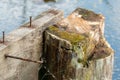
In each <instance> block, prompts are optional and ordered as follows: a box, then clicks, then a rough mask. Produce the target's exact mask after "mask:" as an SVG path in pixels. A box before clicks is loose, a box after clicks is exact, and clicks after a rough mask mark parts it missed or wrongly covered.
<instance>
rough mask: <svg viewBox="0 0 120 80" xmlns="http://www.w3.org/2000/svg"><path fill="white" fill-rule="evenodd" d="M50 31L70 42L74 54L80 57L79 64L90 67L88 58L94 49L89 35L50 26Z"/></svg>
mask: <svg viewBox="0 0 120 80" xmlns="http://www.w3.org/2000/svg"><path fill="white" fill-rule="evenodd" d="M48 31H49V32H50V33H52V34H54V35H56V36H58V37H60V38H62V39H65V40H67V41H69V42H70V43H71V44H72V45H71V46H72V51H73V53H77V56H78V57H79V59H78V62H79V63H82V64H83V65H84V66H86V65H88V61H87V58H88V56H89V54H90V52H91V51H92V50H93V48H94V45H93V43H92V40H90V38H89V35H88V34H87V35H86V34H78V33H71V32H68V31H65V30H63V29H61V28H58V27H55V26H50V27H49V28H48Z"/></svg>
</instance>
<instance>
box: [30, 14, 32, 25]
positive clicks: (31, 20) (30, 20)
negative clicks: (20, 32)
mask: <svg viewBox="0 0 120 80" xmlns="http://www.w3.org/2000/svg"><path fill="white" fill-rule="evenodd" d="M30 27H32V16H30Z"/></svg>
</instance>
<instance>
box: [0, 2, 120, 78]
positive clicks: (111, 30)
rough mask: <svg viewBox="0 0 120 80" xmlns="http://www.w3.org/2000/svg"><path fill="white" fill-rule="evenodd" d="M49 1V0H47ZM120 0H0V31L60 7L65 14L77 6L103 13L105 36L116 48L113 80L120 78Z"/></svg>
mask: <svg viewBox="0 0 120 80" xmlns="http://www.w3.org/2000/svg"><path fill="white" fill-rule="evenodd" d="M45 1H47V0H45ZM119 3H120V0H115V1H114V0H92V1H91V0H57V2H56V3H54V2H48V3H45V2H44V1H42V0H0V33H1V31H3V30H4V31H6V32H7V33H8V32H10V31H12V30H14V29H16V28H18V27H19V26H20V25H21V24H23V23H25V22H27V21H28V19H29V16H33V17H35V16H36V15H38V14H40V13H41V12H42V11H45V10H47V9H50V8H58V9H61V10H63V11H65V16H66V15H68V14H69V13H71V12H72V11H73V10H74V9H75V8H77V7H83V8H87V9H90V10H93V11H95V12H97V13H102V14H103V15H104V16H105V18H106V25H105V36H106V38H107V40H108V41H109V43H110V44H111V46H112V47H113V48H114V50H115V52H116V54H115V66H114V74H113V80H120V78H119V77H120V64H119V56H120V54H119V52H120V47H119V45H120V37H119V35H120V31H119V29H120V23H119V21H120V15H119V14H120V5H119Z"/></svg>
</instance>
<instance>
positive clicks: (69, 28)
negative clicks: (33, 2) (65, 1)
mask: <svg viewBox="0 0 120 80" xmlns="http://www.w3.org/2000/svg"><path fill="white" fill-rule="evenodd" d="M103 21H104V18H103V16H101V15H99V14H95V13H94V12H92V11H89V10H85V9H81V8H78V9H76V10H75V11H74V12H73V13H72V14H70V15H69V16H68V17H67V18H65V19H63V20H62V21H61V22H59V23H57V24H56V25H53V26H50V27H49V28H48V29H47V30H46V31H45V32H44V54H43V57H44V58H45V59H46V64H43V68H46V70H47V72H43V74H44V75H43V76H41V78H40V80H112V68H113V59H114V56H113V54H112V53H113V50H112V49H111V47H110V45H109V44H108V43H107V41H106V40H105V38H104V35H103V33H104V31H103V30H104V29H103V27H104V25H103ZM46 73H47V75H46Z"/></svg>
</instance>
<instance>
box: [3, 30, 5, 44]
mask: <svg viewBox="0 0 120 80" xmlns="http://www.w3.org/2000/svg"><path fill="white" fill-rule="evenodd" d="M2 42H3V43H4V42H5V32H4V31H3V41H2Z"/></svg>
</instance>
